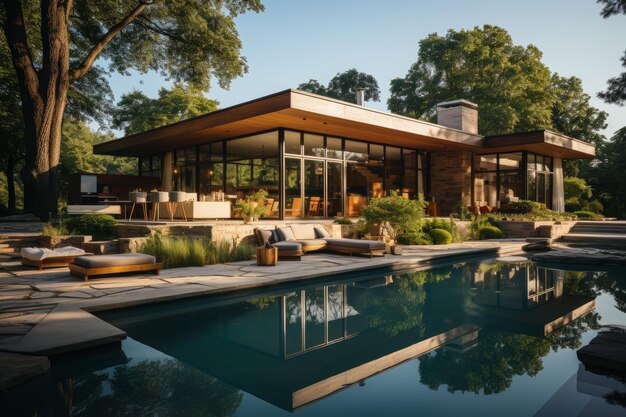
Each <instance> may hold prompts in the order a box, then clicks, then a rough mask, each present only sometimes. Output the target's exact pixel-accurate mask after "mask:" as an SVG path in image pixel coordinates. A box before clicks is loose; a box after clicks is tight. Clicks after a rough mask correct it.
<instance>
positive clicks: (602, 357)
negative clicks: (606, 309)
mask: <svg viewBox="0 0 626 417" xmlns="http://www.w3.org/2000/svg"><path fill="white" fill-rule="evenodd" d="M576 356H578V360H579V361H581V362H582V363H583V364H584V365H585V367H590V368H599V369H606V370H609V371H618V372H624V371H626V327H623V326H610V327H608V328H604V329H601V331H600V333H598V335H597V336H596V337H595V338H593V339H592V340H591V342H589V344H588V345H587V346H584V347H582V348H580V349H578V351H577V352H576Z"/></svg>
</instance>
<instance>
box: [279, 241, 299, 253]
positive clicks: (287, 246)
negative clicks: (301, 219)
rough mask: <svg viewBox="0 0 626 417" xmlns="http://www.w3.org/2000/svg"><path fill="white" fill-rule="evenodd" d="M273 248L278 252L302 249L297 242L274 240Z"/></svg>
mask: <svg viewBox="0 0 626 417" xmlns="http://www.w3.org/2000/svg"><path fill="white" fill-rule="evenodd" d="M272 246H274V247H275V248H278V252H282V251H301V250H302V245H301V244H300V243H298V242H293V241H291V242H286V241H283V242H276V243H274V245H272Z"/></svg>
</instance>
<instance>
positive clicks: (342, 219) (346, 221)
mask: <svg viewBox="0 0 626 417" xmlns="http://www.w3.org/2000/svg"><path fill="white" fill-rule="evenodd" d="M333 223H336V224H352V220H350V218H349V217H345V216H344V217H335V220H333Z"/></svg>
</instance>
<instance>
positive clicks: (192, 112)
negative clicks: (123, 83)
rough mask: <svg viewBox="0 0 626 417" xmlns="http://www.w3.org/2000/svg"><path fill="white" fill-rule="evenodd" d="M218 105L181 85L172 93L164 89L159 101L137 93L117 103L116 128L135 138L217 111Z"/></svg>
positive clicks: (198, 92) (125, 95)
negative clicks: (137, 134) (134, 135)
mask: <svg viewBox="0 0 626 417" xmlns="http://www.w3.org/2000/svg"><path fill="white" fill-rule="evenodd" d="M218 105H219V103H218V102H217V101H215V100H211V99H208V98H206V97H205V96H204V95H203V94H202V92H201V91H200V90H197V89H194V88H190V87H184V86H182V85H181V84H174V86H173V87H172V89H171V90H168V89H166V88H161V89H160V90H159V97H158V98H155V99H152V98H150V97H147V96H146V95H145V94H143V93H142V92H140V91H137V90H134V91H132V92H131V93H128V94H124V95H123V96H122V98H121V99H120V101H119V102H118V103H117V109H116V110H115V111H114V112H113V121H112V122H113V123H112V126H113V127H114V128H116V129H124V133H125V134H126V135H131V134H133V133H138V132H143V131H145V130H149V129H154V128H156V127H159V126H164V125H167V124H171V123H175V122H179V121H181V120H185V119H188V118H190V117H194V116H199V115H201V114H205V113H209V112H212V111H215V110H217V108H218Z"/></svg>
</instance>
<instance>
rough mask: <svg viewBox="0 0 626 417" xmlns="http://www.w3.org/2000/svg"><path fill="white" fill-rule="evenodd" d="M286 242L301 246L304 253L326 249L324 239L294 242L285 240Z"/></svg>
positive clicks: (297, 240)
mask: <svg viewBox="0 0 626 417" xmlns="http://www.w3.org/2000/svg"><path fill="white" fill-rule="evenodd" d="M287 242H297V243H299V244H301V245H302V250H303V251H304V252H305V253H306V252H314V251H316V250H322V249H326V240H324V239H296V240H287Z"/></svg>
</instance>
